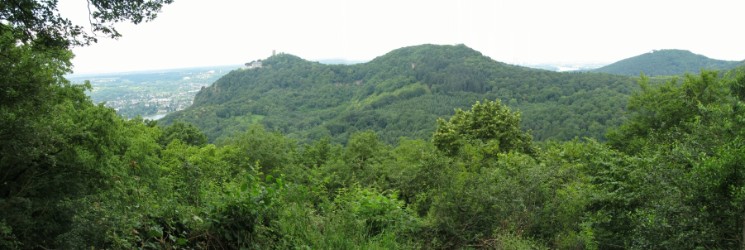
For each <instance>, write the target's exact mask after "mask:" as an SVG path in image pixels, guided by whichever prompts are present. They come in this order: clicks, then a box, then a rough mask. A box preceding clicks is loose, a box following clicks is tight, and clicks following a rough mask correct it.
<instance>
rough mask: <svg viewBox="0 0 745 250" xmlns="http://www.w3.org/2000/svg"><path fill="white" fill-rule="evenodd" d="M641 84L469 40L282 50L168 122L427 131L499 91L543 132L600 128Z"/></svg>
mask: <svg viewBox="0 0 745 250" xmlns="http://www.w3.org/2000/svg"><path fill="white" fill-rule="evenodd" d="M635 86H636V84H635V83H634V81H633V80H632V79H631V78H629V77H624V76H614V75H609V74H600V73H557V72H551V71H545V70H537V69H530V68H526V67H520V66H514V65H508V64H505V63H501V62H497V61H494V60H492V59H491V58H489V57H486V56H484V55H482V54H481V53H480V52H478V51H475V50H473V49H471V48H468V47H466V46H464V45H456V46H449V45H420V46H412V47H405V48H401V49H397V50H394V51H392V52H389V53H387V54H385V55H383V56H380V57H378V58H376V59H374V60H372V61H370V62H367V63H363V64H355V65H325V64H321V63H316V62H309V61H306V60H303V59H301V58H299V57H296V56H293V55H289V54H279V55H276V56H272V57H269V58H267V59H265V60H263V61H262V67H261V68H254V69H240V70H234V71H232V72H230V73H229V74H227V75H225V76H224V77H222V78H221V79H219V80H217V81H216V82H215V83H214V84H212V85H211V86H209V87H206V88H204V89H202V90H201V91H200V92H199V93H198V94H197V95H196V97H195V100H194V104H193V105H192V107H190V108H188V109H186V110H183V111H181V112H177V113H173V114H171V115H169V116H167V117H165V118H164V119H163V120H162V123H165V124H170V123H172V122H173V121H176V120H182V121H186V122H190V123H193V124H196V125H197V126H199V127H200V128H201V129H202V130H203V131H204V132H205V133H206V134H207V135H208V137H209V138H210V140H213V141H214V140H216V139H218V138H220V137H225V136H230V135H232V134H234V133H236V132H240V131H243V130H245V129H246V128H247V127H248V126H249V125H250V124H253V123H262V124H263V125H264V126H265V127H267V128H268V129H271V130H277V131H280V132H282V133H284V134H287V135H289V136H291V137H295V138H302V139H303V140H312V139H317V138H321V137H324V136H330V137H332V138H334V139H335V140H336V141H339V142H342V141H345V140H346V138H347V137H348V136H349V135H350V134H351V133H353V132H355V131H361V130H374V131H376V132H378V134H379V135H380V136H381V137H382V138H384V139H385V140H386V141H388V142H395V141H396V140H397V139H398V138H399V137H401V136H405V137H409V138H429V137H431V135H432V132H433V131H434V128H435V121H436V119H437V118H438V117H447V116H450V115H452V114H453V113H454V109H456V108H468V107H470V106H471V105H472V104H473V103H474V102H476V101H479V100H484V99H490V100H494V99H500V100H501V101H502V102H503V103H504V104H506V105H507V106H509V107H511V108H512V109H515V110H519V111H520V112H521V113H522V117H523V123H522V126H523V127H524V128H526V129H530V130H532V131H531V133H532V135H533V136H534V137H535V139H537V140H546V139H571V138H574V137H583V136H590V137H595V138H602V137H603V135H604V133H605V130H606V128H607V127H609V126H615V125H618V124H619V123H620V121H621V117H620V116H621V111H622V110H623V109H624V106H625V103H626V99H627V96H628V94H629V93H630V92H631V91H632V89H633V88H635Z"/></svg>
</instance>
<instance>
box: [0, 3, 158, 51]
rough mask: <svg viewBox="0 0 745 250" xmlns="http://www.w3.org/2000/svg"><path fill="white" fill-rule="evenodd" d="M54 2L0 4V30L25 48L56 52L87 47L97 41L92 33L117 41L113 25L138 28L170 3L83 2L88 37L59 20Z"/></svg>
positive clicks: (68, 23)
mask: <svg viewBox="0 0 745 250" xmlns="http://www.w3.org/2000/svg"><path fill="white" fill-rule="evenodd" d="M57 2H58V1H57V0H48V1H38V0H8V1H3V2H2V3H0V19H2V20H4V21H5V22H3V23H2V24H0V29H2V30H3V32H8V31H10V32H12V33H14V34H15V36H16V38H17V39H18V40H19V41H20V42H23V43H26V44H35V45H41V46H44V47H60V48H68V47H69V46H80V45H89V44H91V43H95V42H96V41H97V40H98V39H97V38H96V32H100V33H101V34H103V35H105V36H108V37H110V38H118V37H120V36H121V34H120V33H119V32H118V31H117V30H116V28H114V24H115V23H118V22H123V21H131V22H132V23H134V24H138V23H140V22H143V21H150V20H152V19H154V18H155V17H156V16H157V14H158V11H160V9H161V7H163V5H164V4H170V3H172V2H173V0H140V1H118V0H87V2H88V12H89V15H90V17H89V20H90V25H91V30H92V33H91V34H89V33H87V32H86V31H85V28H84V27H83V26H80V25H77V24H73V23H72V22H71V21H70V20H69V19H67V18H64V17H62V16H60V14H59V10H57Z"/></svg>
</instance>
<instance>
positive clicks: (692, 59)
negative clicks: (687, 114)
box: [593, 49, 743, 76]
mask: <svg viewBox="0 0 745 250" xmlns="http://www.w3.org/2000/svg"><path fill="white" fill-rule="evenodd" d="M742 63H743V62H737V61H723V60H717V59H711V58H708V57H706V56H703V55H698V54H694V53H692V52H690V51H687V50H674V49H668V50H656V51H653V52H649V53H645V54H641V55H638V56H634V57H631V58H627V59H623V60H621V61H618V62H615V63H613V64H610V65H607V66H604V67H601V68H598V69H595V70H593V71H594V72H603V73H609V74H617V75H627V76H638V75H639V74H640V73H642V72H643V73H644V74H645V75H648V76H663V75H681V74H684V73H697V72H699V71H700V70H702V69H713V70H727V69H732V68H735V67H736V66H738V65H740V64H742Z"/></svg>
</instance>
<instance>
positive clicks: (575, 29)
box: [59, 0, 745, 74]
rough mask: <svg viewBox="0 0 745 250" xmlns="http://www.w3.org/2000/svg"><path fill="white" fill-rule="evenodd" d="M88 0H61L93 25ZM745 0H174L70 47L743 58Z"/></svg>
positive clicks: (108, 61)
mask: <svg viewBox="0 0 745 250" xmlns="http://www.w3.org/2000/svg"><path fill="white" fill-rule="evenodd" d="M86 3H87V2H86V0H60V2H59V8H60V12H61V14H62V15H63V16H65V17H67V18H69V19H71V20H72V21H73V22H74V23H77V24H80V25H84V24H86V23H87V22H88V11H87V8H86ZM744 9H745V1H742V0H709V1H689V0H678V1H668V0H625V1H606V0H485V1H481V0H460V1H440V0H426V1H420V0H375V1H359V0H313V1H308V0H264V1H255V0H209V1H205V0H175V1H174V3H172V4H170V5H167V6H165V7H164V8H163V9H162V11H161V13H160V14H159V15H158V18H156V19H155V20H153V21H151V22H148V23H141V24H138V25H133V24H129V23H122V24H119V25H117V26H116V27H117V29H118V30H119V31H120V33H122V34H123V37H121V38H119V39H117V40H113V39H99V42H98V43H97V44H93V45H91V46H87V47H77V48H74V49H73V52H74V53H75V55H76V57H75V58H74V59H73V65H74V71H75V73H78V74H81V73H109V72H126V71H140V70H157V69H172V68H185V67H201V66H218V65H239V64H243V63H246V62H249V61H253V60H256V59H263V58H266V57H268V56H271V54H272V52H273V51H276V52H278V53H279V52H284V53H289V54H293V55H296V56H299V57H301V58H304V59H307V60H311V61H318V60H328V59H344V60H349V61H368V60H372V59H374V58H375V57H378V56H382V55H384V54H385V53H387V52H390V51H391V50H394V49H397V48H401V47H406V46H413V45H420V44H451V45H454V44H465V45H466V46H468V47H470V48H473V49H475V50H477V51H479V52H481V53H483V54H484V55H486V56H488V57H490V58H492V59H494V60H496V61H501V62H506V63H511V64H520V65H537V64H555V65H558V64H564V65H566V64H608V63H612V62H615V61H618V60H621V59H624V58H628V57H632V56H636V55H639V54H643V53H647V52H650V51H652V50H658V49H685V50H690V51H692V52H694V53H696V54H702V55H705V56H708V57H710V58H715V59H722V60H736V61H740V60H743V59H745V33H743V32H742V26H743V24H745V15H743V14H742V10H744Z"/></svg>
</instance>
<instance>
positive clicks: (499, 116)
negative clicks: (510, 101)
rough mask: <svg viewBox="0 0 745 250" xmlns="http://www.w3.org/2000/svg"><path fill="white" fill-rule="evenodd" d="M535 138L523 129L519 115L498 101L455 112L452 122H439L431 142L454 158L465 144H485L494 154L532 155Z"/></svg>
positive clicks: (478, 104)
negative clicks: (514, 153)
mask: <svg viewBox="0 0 745 250" xmlns="http://www.w3.org/2000/svg"><path fill="white" fill-rule="evenodd" d="M531 140H532V137H531V136H530V134H528V133H524V132H522V131H521V130H520V113H512V112H511V111H510V110H509V108H507V107H504V106H502V104H501V103H500V102H499V100H496V101H484V103H480V102H476V104H474V105H473V107H471V110H469V111H463V110H460V109H459V110H456V111H455V115H453V116H452V117H451V118H450V120H449V121H445V120H443V119H439V120H437V130H436V131H435V133H434V135H433V138H432V142H433V143H434V144H435V146H436V147H437V148H438V149H439V150H442V151H443V152H446V153H448V154H451V155H454V154H457V153H458V152H459V151H460V148H461V147H463V145H464V144H472V143H483V144H486V145H488V146H487V147H493V148H494V150H492V153H499V152H510V151H517V152H526V153H530V152H532V149H531V147H532V146H531Z"/></svg>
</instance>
